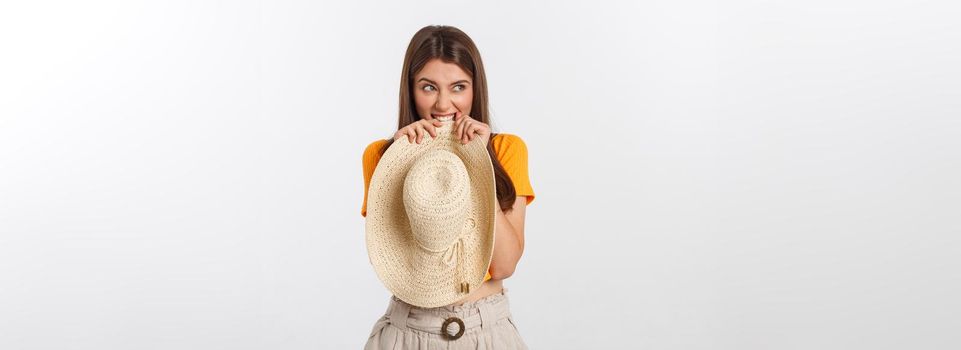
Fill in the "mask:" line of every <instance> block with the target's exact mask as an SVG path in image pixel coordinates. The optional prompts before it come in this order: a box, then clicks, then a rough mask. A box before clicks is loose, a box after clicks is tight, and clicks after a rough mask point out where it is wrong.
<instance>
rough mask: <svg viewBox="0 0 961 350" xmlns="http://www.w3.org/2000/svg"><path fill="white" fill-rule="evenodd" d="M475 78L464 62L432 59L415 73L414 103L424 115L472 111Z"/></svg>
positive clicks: (449, 114) (432, 116)
mask: <svg viewBox="0 0 961 350" xmlns="http://www.w3.org/2000/svg"><path fill="white" fill-rule="evenodd" d="M473 83H474V81H473V79H471V76H470V74H467V72H465V71H464V70H463V69H461V68H460V66H458V65H456V64H453V63H446V62H443V61H441V60H440V59H437V58H435V59H432V60H430V61H428V62H427V64H425V65H424V68H422V69H421V70H420V72H417V74H416V75H414V105H415V106H416V107H417V115H419V116H420V118H421V119H427V120H431V119H435V118H439V117H447V116H453V115H454V112H460V113H461V114H464V115H470V107H471V102H472V101H473V100H474V88H473Z"/></svg>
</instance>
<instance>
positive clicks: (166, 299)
mask: <svg viewBox="0 0 961 350" xmlns="http://www.w3.org/2000/svg"><path fill="white" fill-rule="evenodd" d="M958 18H961V6H958V5H957V4H954V3H952V2H949V1H908V0H904V1H891V0H885V1H821V0H816V1H803V2H802V1H793V2H789V1H724V2H720V1H648V2H640V1H637V2H634V1H623V2H601V1H591V2H570V3H564V2H551V3H543V4H535V3H533V2H506V1H505V2H497V1H495V2H476V1H475V2H466V1H427V2H398V1H393V2H388V1H383V2H361V1H356V2H349V3H348V2H346V1H342V2H330V3H322V2H316V1H155V2H130V1H113V2H107V1H86V2H73V1H60V2H49V1H5V2H3V4H2V5H0V348H2V349H17V350H19V349H118V350H119V349H178V350H179V349H358V348H360V347H362V346H363V344H364V342H365V341H366V337H367V335H368V333H369V331H370V328H371V327H372V326H373V322H374V321H375V320H376V319H377V318H378V317H379V316H380V315H381V314H382V313H383V312H384V310H385V308H386V307H387V301H388V298H389V296H390V294H389V293H388V292H387V290H386V289H385V288H384V287H383V286H382V284H381V283H380V282H379V281H378V280H377V278H376V276H375V274H374V272H373V269H372V268H371V267H370V265H369V262H368V258H367V253H366V250H365V246H364V221H363V218H362V217H361V216H360V207H361V202H362V200H363V179H362V173H361V162H360V160H361V154H362V152H363V149H364V147H365V146H366V145H367V144H368V143H369V142H371V141H373V140H374V139H377V138H386V137H389V136H390V135H392V134H393V132H394V131H395V130H394V129H395V127H396V120H397V110H396V109H397V91H398V87H399V82H400V71H401V64H402V60H403V55H404V50H405V49H406V46H407V44H408V41H409V40H410V37H411V36H412V35H413V34H414V32H416V31H417V30H418V29H419V28H421V27H422V26H425V25H429V24H447V25H454V26H456V27H459V28H460V29H462V30H464V31H465V32H467V33H468V34H469V35H470V36H471V37H472V38H473V39H474V40H475V42H476V44H477V45H478V47H479V48H480V51H481V54H482V57H483V59H484V63H485V66H486V69H487V73H488V79H489V82H490V96H491V104H492V110H493V115H492V118H493V123H492V124H493V125H492V126H493V128H494V131H495V132H506V133H512V134H516V135H519V136H520V137H522V138H523V139H524V140H525V141H526V143H527V145H528V150H529V156H530V164H529V167H530V176H531V182H532V185H533V187H534V191H535V192H536V194H537V199H536V200H535V201H534V202H533V203H532V204H531V206H530V207H529V208H528V216H527V224H526V250H525V253H524V256H523V258H522V260H521V262H520V264H519V266H518V269H517V272H516V273H515V274H514V276H513V277H511V278H510V279H508V280H506V281H505V286H507V288H508V293H509V294H510V296H511V298H512V299H511V301H512V303H513V304H512V308H513V313H514V316H515V319H516V321H517V325H518V328H519V330H520V332H521V334H522V335H523V337H524V339H525V341H526V342H527V343H528V345H529V346H530V347H531V348H532V349H614V348H617V349H757V350H762V349H763V350H766V349H872V350H874V349H957V348H958V347H959V346H961V333H959V332H958V330H959V329H961V318H959V317H958V314H959V312H961V299H959V298H958V295H961V272H959V270H961V184H959V180H958V179H959V178H961V65H959V64H958V62H961V21H958Z"/></svg>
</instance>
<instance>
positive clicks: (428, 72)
mask: <svg viewBox="0 0 961 350" xmlns="http://www.w3.org/2000/svg"><path fill="white" fill-rule="evenodd" d="M421 78H424V79H426V80H430V81H432V82H434V83H438V84H441V83H448V82H456V81H460V80H467V81H470V80H471V76H470V74H468V73H467V72H465V71H464V70H463V69H461V67H460V66H458V65H457V64H454V63H448V62H444V61H441V60H440V59H436V58H435V59H432V60H430V61H428V62H427V64H425V65H424V68H421V70H420V71H419V72H417V75H416V76H415V80H421Z"/></svg>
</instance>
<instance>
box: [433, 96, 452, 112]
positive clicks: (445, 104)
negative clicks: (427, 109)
mask: <svg viewBox="0 0 961 350" xmlns="http://www.w3.org/2000/svg"><path fill="white" fill-rule="evenodd" d="M451 105H453V102H451V100H450V97H448V96H445V95H443V94H441V95H440V96H438V97H437V101H435V102H434V108H436V109H437V110H438V111H448V110H450V106H451Z"/></svg>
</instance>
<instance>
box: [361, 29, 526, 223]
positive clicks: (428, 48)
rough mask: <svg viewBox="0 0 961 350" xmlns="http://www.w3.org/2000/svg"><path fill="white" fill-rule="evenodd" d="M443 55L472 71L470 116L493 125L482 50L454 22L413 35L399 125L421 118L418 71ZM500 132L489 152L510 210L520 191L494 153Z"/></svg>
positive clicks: (504, 203) (499, 194)
mask: <svg viewBox="0 0 961 350" xmlns="http://www.w3.org/2000/svg"><path fill="white" fill-rule="evenodd" d="M435 58H436V59H440V60H441V61H443V62H446V63H453V64H456V65H458V66H459V67H460V68H461V69H463V70H464V71H465V72H467V73H468V74H470V75H471V77H472V79H473V89H474V98H473V101H472V102H471V114H470V117H471V118H474V119H476V120H477V121H480V122H481V123H484V124H487V125H490V113H489V110H490V106H489V105H488V103H487V75H486V74H484V64H483V63H482V62H481V56H480V52H479V51H478V50H477V46H475V45H474V41H473V40H471V38H470V37H469V36H467V34H465V33H464V32H462V31H461V30H460V29H457V28H455V27H451V26H437V25H431V26H426V27H424V28H421V29H420V30H418V31H417V33H415V34H414V37H413V38H411V39H410V44H409V45H408V46H407V54H406V55H404V68H403V71H402V72H401V76H400V113H399V115H398V118H397V129H398V130H400V129H401V128H403V127H405V126H407V125H410V124H411V123H414V122H416V121H418V120H420V116H418V115H417V109H416V106H415V105H414V103H413V91H414V90H413V89H414V75H415V74H417V72H419V71H420V70H421V69H422V68H424V66H425V65H426V64H427V62H428V61H430V60H431V59H435ZM496 135H497V134H495V133H491V135H490V137H491V138H490V139H489V140H488V141H487V153H488V154H489V155H490V157H491V163H492V164H493V165H494V183H495V184H496V186H497V202H498V204H499V205H500V207H501V210H502V211H505V212H507V211H510V210H511V208H512V207H513V204H514V201H515V200H516V199H517V194H516V193H517V192H516V191H515V189H514V183H513V182H511V179H510V176H508V175H507V172H506V171H504V167H503V166H501V163H500V161H498V160H497V157H496V156H495V155H494V148H493V145H492V143H491V141H492V140H493V139H494V136H496ZM393 142H394V140H393V139H391V140H388V141H387V143H386V144H385V145H384V147H383V148H381V149H380V153H381V154H383V153H384V151H386V150H387V148H388V147H390V145H391V144H392V143H393Z"/></svg>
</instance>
